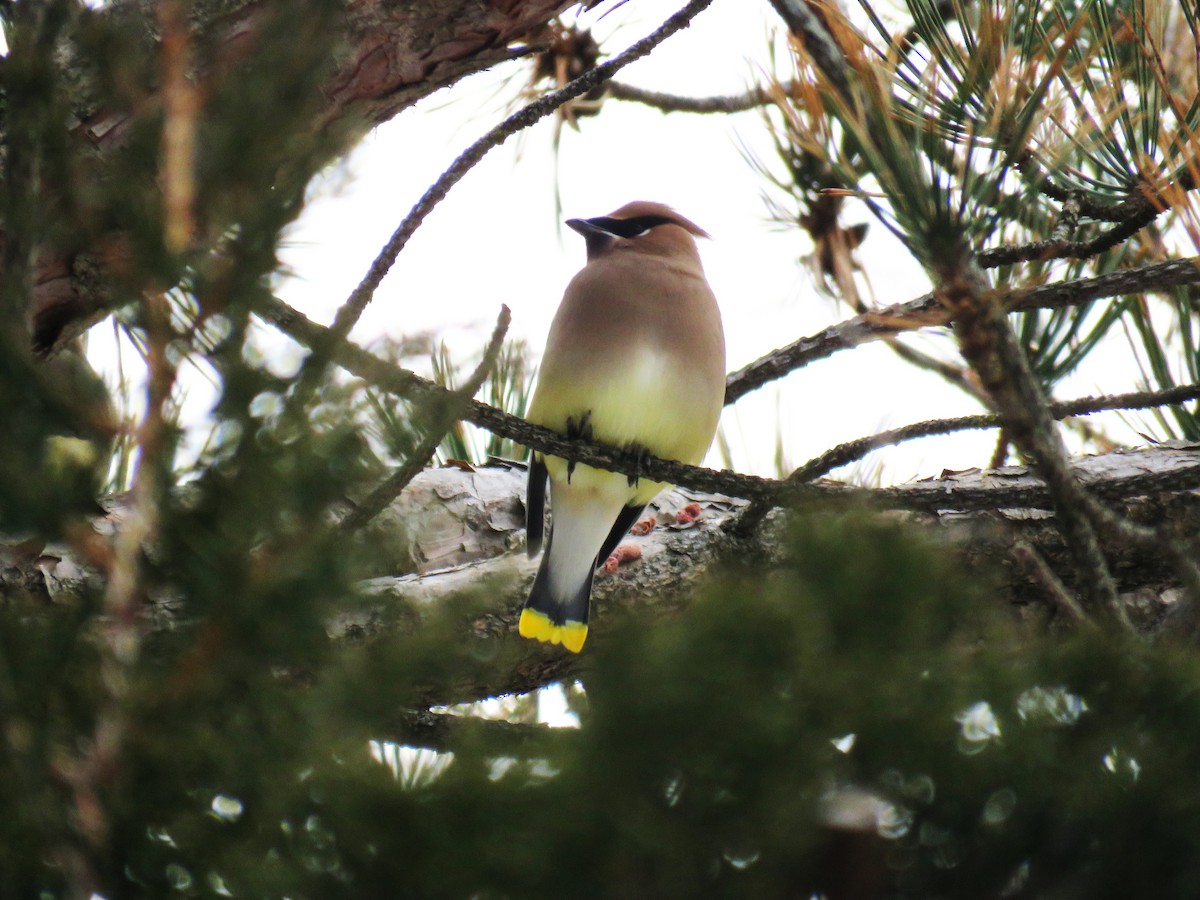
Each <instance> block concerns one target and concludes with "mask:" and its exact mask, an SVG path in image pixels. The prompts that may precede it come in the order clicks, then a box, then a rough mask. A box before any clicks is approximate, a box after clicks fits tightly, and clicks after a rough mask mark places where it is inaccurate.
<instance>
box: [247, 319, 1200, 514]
mask: <svg viewBox="0 0 1200 900" xmlns="http://www.w3.org/2000/svg"><path fill="white" fill-rule="evenodd" d="M258 311H259V314H260V315H261V316H262V317H263V318H264V320H266V321H268V322H271V323H272V324H274V325H276V326H277V327H278V328H279V329H280V330H281V331H283V332H284V333H285V334H287V335H289V336H290V337H292V338H293V339H294V340H296V341H298V342H299V343H301V344H304V345H305V346H310V342H311V341H315V340H318V339H320V337H321V336H322V335H323V334H324V333H325V332H327V331H328V329H326V328H325V327H324V326H323V325H318V324H317V323H315V322H312V321H311V320H309V319H307V318H306V317H305V316H303V315H302V314H300V313H299V312H297V311H296V310H294V309H292V308H291V307H289V306H288V305H287V304H286V303H284V302H283V301H281V300H278V299H276V298H269V299H267V300H261V301H259V309H258ZM334 361H335V362H337V363H338V364H339V365H341V366H342V367H343V368H345V369H346V370H347V371H348V372H350V373H351V374H354V375H357V376H358V377H359V378H363V379H365V380H367V381H369V382H370V383H371V384H373V385H375V386H377V387H379V388H380V389H381V390H385V391H389V392H393V393H395V394H397V395H398V396H402V397H406V398H410V399H418V400H421V401H424V400H426V399H427V398H430V397H441V398H445V397H446V396H448V395H449V394H450V393H451V392H450V391H447V390H446V389H445V388H442V387H439V386H438V385H436V384H434V383H433V382H431V381H428V380H427V379H424V378H421V377H420V376H419V375H416V374H414V373H413V372H410V371H408V370H407V369H404V368H402V367H401V366H397V365H395V364H394V363H390V362H388V361H386V360H383V359H380V358H379V357H377V356H375V355H374V354H373V353H370V352H368V351H366V350H364V349H362V348H361V347H359V346H358V345H356V344H354V343H352V342H350V341H343V342H342V343H341V344H339V345H338V347H337V348H336V350H335V353H334ZM463 418H464V419H465V420H466V421H468V422H472V423H473V424H475V425H478V426H480V427H481V428H486V429H487V430H488V431H491V432H493V433H494V434H498V435H500V436H501V437H506V438H510V439H512V440H514V441H517V442H519V443H521V444H524V445H525V446H527V447H531V448H533V449H535V450H538V451H540V452H543V453H549V454H551V455H553V456H558V457H560V458H562V459H566V460H571V461H573V462H576V463H579V464H581V465H587V466H593V467H595V468H600V469H606V470H608V471H612V472H620V473H621V474H623V475H632V476H634V477H643V478H649V479H650V480H652V481H662V482H666V483H667V484H678V485H683V486H686V487H689V488H694V489H695V490H700V491H708V492H711V493H715V494H724V495H726V496H729V497H743V498H745V499H748V500H761V501H763V502H767V503H770V504H772V505H819V504H831V503H832V504H856V503H857V504H863V503H868V504H870V503H873V504H875V505H877V506H880V507H887V508H893V509H921V510H955V509H957V510H970V509H996V508H1004V507H1008V506H1013V507H1017V506H1029V507H1038V508H1046V506H1047V504H1048V502H1049V498H1048V494H1047V492H1046V490H1045V488H1044V487H1040V488H1021V489H1014V490H1013V491H1011V492H1005V491H1000V492H997V491H995V490H992V489H987V490H982V491H977V490H974V489H965V488H961V489H960V488H955V487H953V486H950V485H939V486H938V487H936V488H930V489H922V488H915V489H908V490H900V489H897V488H879V489H868V488H854V487H848V486H845V485H837V484H828V483H825V484H791V483H788V482H786V481H780V480H778V479H773V478H762V477H759V476H757V475H742V474H738V473H735V472H730V471H728V470H724V471H720V472H717V471H715V470H713V469H706V468H703V467H700V466H688V465H685V464H683V463H680V462H675V461H674V460H666V459H659V458H657V457H645V456H642V455H640V454H638V453H633V452H630V451H628V450H624V449H622V448H618V447H611V446H607V445H604V444H600V443H594V442H590V441H584V440H567V439H566V438H564V437H563V436H562V435H560V434H558V433H557V432H554V431H551V430H549V429H547V428H543V427H541V426H540V425H533V424H532V423H529V422H526V421H525V420H524V419H521V418H518V417H517V416H513V415H509V414H508V413H506V412H504V411H503V410H499V409H496V408H495V407H492V406H488V405H487V404H486V403H481V402H479V401H478V400H472V401H471V402H470V404H468V406H467V409H466V411H465V412H464V414H463ZM1197 484H1200V460H1197V461H1196V462H1195V464H1194V465H1188V466H1183V467H1180V468H1179V469H1174V470H1172V471H1171V472H1170V473H1168V474H1165V475H1164V474H1162V473H1157V474H1156V473H1148V474H1146V475H1139V476H1130V477H1129V478H1128V479H1125V480H1122V481H1120V482H1119V483H1113V484H1107V483H1105V484H1097V485H1094V486H1092V489H1093V490H1094V491H1095V492H1096V493H1097V495H1100V496H1105V497H1129V496H1135V495H1137V494H1138V493H1144V492H1146V491H1150V490H1165V491H1170V490H1184V489H1187V488H1191V487H1193V486H1195V485H1197Z"/></svg>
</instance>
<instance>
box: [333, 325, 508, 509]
mask: <svg viewBox="0 0 1200 900" xmlns="http://www.w3.org/2000/svg"><path fill="white" fill-rule="evenodd" d="M511 321H512V311H511V310H509V308H508V307H507V306H504V305H501V307H500V316H499V318H498V319H497V320H496V327H495V329H494V330H493V331H492V337H491V340H489V341H488V345H487V348H486V349H485V350H484V352H483V359H481V360H480V361H479V365H478V366H476V367H475V371H474V372H472V373H471V377H470V378H468V379H467V382H466V384H464V385H463V386H462V387H461V388H459V389H458V390H456V391H453V392H451V393H450V396H449V398H448V399H446V400H445V402H438V403H436V404H433V403H431V404H429V408H428V409H427V412H428V416H427V418H428V420H429V426H428V431H427V432H426V434H425V437H424V439H422V441H421V443H420V444H418V445H417V447H416V448H414V449H413V451H412V453H410V454H409V456H408V459H407V460H405V462H404V465H402V466H401V467H400V468H399V469H397V470H396V471H395V472H393V473H392V474H391V475H390V476H388V478H387V479H386V480H385V481H384V482H383V483H382V484H380V485H379V486H378V487H377V488H375V490H373V491H371V493H370V494H369V495H368V496H367V497H366V499H364V500H363V501H362V502H361V503H360V504H358V506H357V507H356V508H355V509H354V510H353V511H352V512H350V513H349V514H348V515H347V516H346V518H344V519H342V521H341V524H340V527H341V529H342V530H343V531H346V532H351V531H357V530H358V529H359V528H362V527H363V526H364V525H366V524H367V523H368V522H370V521H371V520H372V519H373V518H375V517H376V516H377V515H379V514H380V513H381V512H383V510H384V509H386V508H387V507H388V505H389V504H391V502H392V501H393V500H395V499H396V498H397V497H399V496H400V492H401V491H403V490H404V489H405V488H406V487H408V484H409V482H411V481H412V480H413V479H414V478H415V477H416V476H417V473H418V472H420V471H421V470H422V469H424V468H425V467H426V466H427V465H429V461H430V460H431V459H433V455H434V454H435V453H436V452H437V448H438V445H439V444H441V442H442V439H443V438H444V437H445V436H446V432H447V431H449V430H450V428H451V427H452V426H453V425H454V423H455V422H456V421H458V420H459V419H460V418H462V414H463V410H464V409H465V408H466V405H467V403H469V402H470V401H471V399H472V398H473V397H474V396H475V395H476V394H477V393H478V392H479V389H480V388H481V387H483V383H484V381H486V380H487V377H488V375H490V374H491V372H492V369H494V368H495V367H496V358H497V357H498V356H499V355H500V348H501V347H502V346H503V345H504V335H505V334H507V333H508V326H509V323H510V322H511Z"/></svg>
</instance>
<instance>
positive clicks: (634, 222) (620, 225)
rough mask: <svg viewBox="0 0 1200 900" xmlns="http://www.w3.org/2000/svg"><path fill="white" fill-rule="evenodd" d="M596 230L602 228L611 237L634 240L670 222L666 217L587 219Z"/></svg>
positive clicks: (602, 217)
mask: <svg viewBox="0 0 1200 900" xmlns="http://www.w3.org/2000/svg"><path fill="white" fill-rule="evenodd" d="M588 221H589V222H591V223H592V224H593V225H595V226H596V227H597V228H602V229H603V230H605V231H607V232H608V233H609V234H611V235H615V236H616V237H623V238H636V237H641V236H642V235H644V234H646V233H647V232H649V231H650V230H651V229H653V228H656V227H657V226H659V225H666V224H668V223H670V222H671V219H668V218H667V217H666V216H634V217H633V218H632V219H614V218H612V217H611V216H600V217H599V218H595V219H588Z"/></svg>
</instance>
